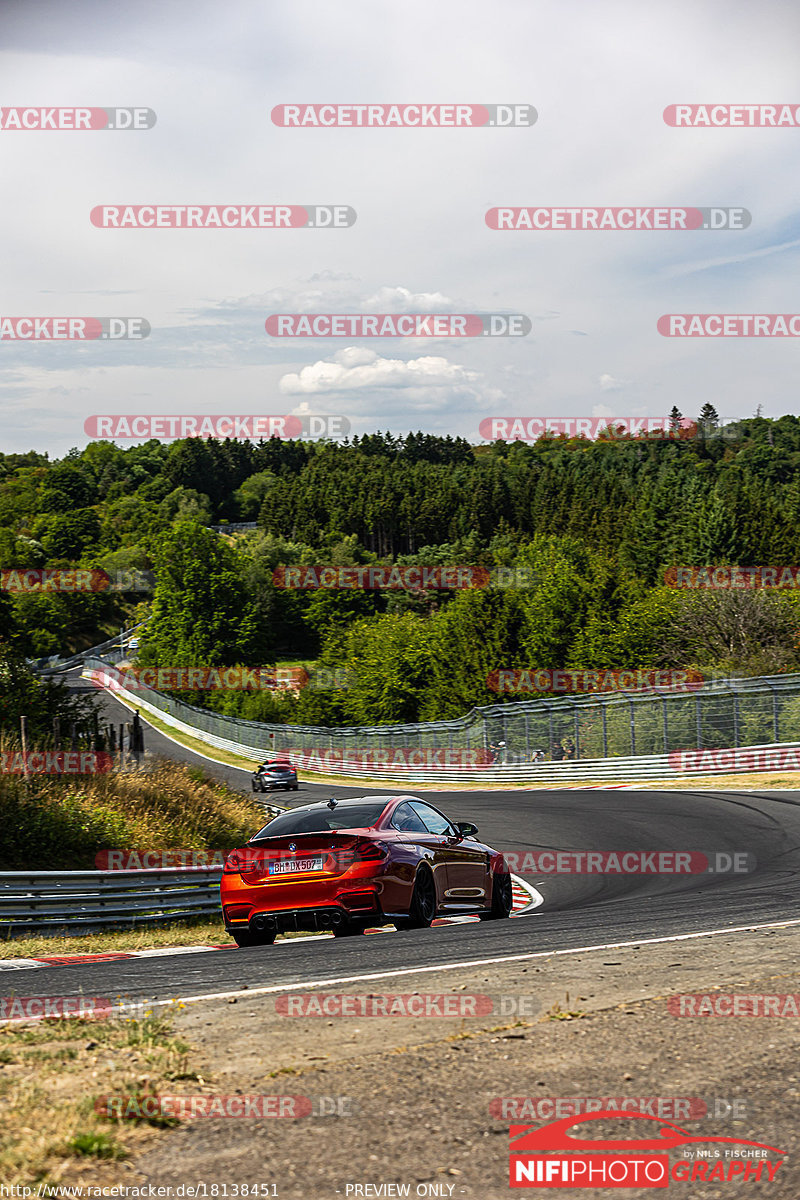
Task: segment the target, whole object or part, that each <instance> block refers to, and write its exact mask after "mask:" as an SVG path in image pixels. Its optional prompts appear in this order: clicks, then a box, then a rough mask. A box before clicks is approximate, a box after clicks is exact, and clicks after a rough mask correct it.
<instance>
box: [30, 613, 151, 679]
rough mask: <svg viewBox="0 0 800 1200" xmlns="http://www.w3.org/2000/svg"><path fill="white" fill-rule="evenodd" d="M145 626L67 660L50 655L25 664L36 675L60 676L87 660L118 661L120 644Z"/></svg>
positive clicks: (126, 632)
mask: <svg viewBox="0 0 800 1200" xmlns="http://www.w3.org/2000/svg"><path fill="white" fill-rule="evenodd" d="M145 624H146V622H145V621H140V622H139V623H138V625H132V626H131V627H130V629H124V630H123V631H122V632H121V633H118V634H117V635H116V637H113V638H109V639H108V641H107V642H101V643H100V644H99V646H90V647H89V649H88V650H82V651H81V652H80V653H79V654H73V655H71V656H70V657H69V658H59V657H58V655H57V654H56V655H51V656H50V658H29V659H27V660H26V662H27V664H28V666H29V667H30V669H31V670H32V671H35V672H36V674H37V675H60V674H62V672H64V671H71V670H73V669H74V668H75V667H79V666H81V664H82V663H84V662H85V661H86V659H87V658H98V657H100V656H104V660H105V661H108V662H110V661H111V656H112V655H114V657H115V658H117V659H120V658H122V657H123V655H124V651H123V650H122V648H121V646H122V643H123V642H124V641H125V639H126V638H129V637H130V636H131V634H133V633H134V632H135V631H136V630H137V629H141V628H142V626H143V625H145Z"/></svg>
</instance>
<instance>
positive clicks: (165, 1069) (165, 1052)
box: [0, 1012, 209, 1186]
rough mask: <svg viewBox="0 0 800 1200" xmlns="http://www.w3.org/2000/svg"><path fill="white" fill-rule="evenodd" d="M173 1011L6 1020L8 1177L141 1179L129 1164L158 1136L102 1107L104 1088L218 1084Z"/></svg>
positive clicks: (1, 1145)
mask: <svg viewBox="0 0 800 1200" xmlns="http://www.w3.org/2000/svg"><path fill="white" fill-rule="evenodd" d="M190 1050H191V1048H190V1047H189V1046H188V1045H187V1044H186V1043H185V1042H183V1041H182V1040H181V1039H180V1038H178V1037H176V1036H175V1034H174V1032H173V1029H172V1015H171V1014H170V1013H164V1014H160V1015H158V1016H155V1015H153V1014H151V1013H147V1012H145V1013H144V1014H142V1016H141V1017H136V1018H127V1019H117V1018H114V1019H111V1020H90V1019H76V1018H70V1019H65V1020H60V1019H50V1020H44V1021H40V1022H37V1023H36V1024H32V1025H26V1026H4V1027H2V1028H0V1179H2V1180H3V1182H4V1183H5V1184H7V1185H8V1184H13V1185H17V1186H31V1185H34V1184H41V1185H57V1184H60V1185H62V1186H63V1185H65V1184H66V1185H73V1186H79V1185H82V1186H86V1185H91V1186H98V1185H113V1184H116V1183H119V1182H124V1183H127V1184H129V1185H133V1184H136V1183H137V1182H139V1178H138V1173H137V1172H135V1171H134V1170H133V1169H132V1167H130V1166H129V1165H128V1159H129V1158H130V1157H131V1156H132V1154H133V1153H134V1152H136V1151H139V1150H141V1149H143V1148H146V1146H147V1144H148V1143H149V1142H152V1141H154V1140H155V1139H156V1138H157V1137H158V1136H159V1132H158V1127H157V1126H156V1125H155V1124H154V1123H151V1122H148V1121H146V1120H145V1121H132V1120H118V1119H112V1118H108V1117H103V1116H101V1115H99V1114H98V1113H97V1112H95V1108H94V1105H95V1100H96V1099H97V1098H98V1097H100V1096H106V1095H112V1096H127V1095H138V1096H141V1095H143V1094H152V1093H157V1092H159V1091H162V1092H163V1091H168V1092H169V1093H170V1094H177V1093H180V1092H195V1093H196V1092H200V1091H204V1090H205V1091H208V1090H209V1089H208V1087H207V1085H206V1084H205V1081H204V1080H203V1079H202V1078H200V1077H199V1076H198V1075H197V1074H196V1073H195V1072H194V1071H193V1070H192V1069H191V1066H190V1064H189V1054H190Z"/></svg>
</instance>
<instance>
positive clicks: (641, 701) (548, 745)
mask: <svg viewBox="0 0 800 1200" xmlns="http://www.w3.org/2000/svg"><path fill="white" fill-rule="evenodd" d="M84 668H85V669H86V670H87V671H97V672H99V673H100V674H101V675H102V676H103V677H104V679H106V680H107V681H108V684H110V686H111V687H112V690H113V688H114V687H115V686H117V687H120V688H124V687H125V682H126V680H125V675H124V674H123V673H122V672H120V671H118V670H117V668H116V667H115V666H114V665H113V664H111V663H109V662H108V661H107V660H105V659H101V658H97V657H86V658H85V660H84ZM136 697H141V699H142V700H143V701H145V702H146V703H147V704H149V705H151V706H152V707H153V708H154V709H156V710H158V711H160V712H163V713H165V714H167V715H168V716H171V717H173V718H175V719H176V720H180V721H182V722H185V723H186V724H187V725H190V726H192V727H193V728H195V729H197V730H198V731H202V732H203V733H205V734H207V735H209V737H213V738H215V739H224V740H227V741H230V742H235V743H240V744H245V745H247V746H248V747H252V748H253V750H254V751H255V752H256V753H264V754H269V753H279V752H284V753H290V754H292V755H298V756H299V755H308V756H316V755H320V754H323V755H327V756H329V755H331V754H332V753H333V754H340V755H342V756H347V757H351V758H356V759H358V758H360V757H361V756H363V757H364V759H365V760H368V759H370V758H374V757H375V756H378V757H380V756H382V755H385V753H386V752H395V753H394V755H393V757H394V758H396V757H397V752H401V753H400V757H402V752H403V751H408V752H411V751H415V752H419V751H423V752H429V756H430V758H431V761H435V755H437V754H442V755H444V759H443V761H444V762H446V763H450V764H452V765H462V766H467V765H478V766H480V765H489V764H496V765H505V764H509V765H510V764H516V763H529V762H535V761H547V762H562V761H567V760H573V761H577V760H582V759H586V760H590V759H591V760H598V759H606V758H618V757H625V758H628V757H639V756H648V755H662V754H669V753H671V752H672V751H677V750H685V749H732V748H735V747H739V746H764V745H771V744H775V743H779V742H780V743H788V742H798V741H800V674H793V675H777V676H770V677H760V678H756V679H717V680H714V681H713V682H710V683H706V684H704V685H702V686H701V687H699V688H698V689H697V690H696V691H694V692H692V693H690V694H686V693H685V692H681V693H667V692H662V693H657V694H653V693H652V692H648V693H644V694H641V693H639V694H637V693H633V692H631V693H624V694H621V693H616V692H615V693H603V694H594V695H591V696H575V697H570V698H567V697H558V698H556V699H539V700H529V701H522V702H519V701H516V702H513V703H508V704H493V705H486V706H484V707H481V708H475V709H473V710H472V711H471V712H469V713H467V715H466V716H464V717H460V718H458V719H456V720H452V721H429V722H423V723H420V724H414V725H374V726H362V727H346V728H333V729H326V728H322V727H319V726H306V725H272V724H266V723H261V722H258V721H245V720H242V719H241V718H238V717H230V716H225V715H223V714H221V713H214V712H210V711H209V710H208V709H203V708H197V707H194V706H193V705H190V704H185V703H183V702H182V701H180V700H178V699H175V698H174V697H172V696H169V695H165V694H164V693H161V692H156V691H153V690H152V689H150V688H145V687H137V689H136V691H135V693H133V698H134V701H135V698H136Z"/></svg>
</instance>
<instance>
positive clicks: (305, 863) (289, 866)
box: [269, 858, 323, 875]
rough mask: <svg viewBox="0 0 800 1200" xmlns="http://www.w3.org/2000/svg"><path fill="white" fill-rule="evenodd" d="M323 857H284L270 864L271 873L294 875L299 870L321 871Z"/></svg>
mask: <svg viewBox="0 0 800 1200" xmlns="http://www.w3.org/2000/svg"><path fill="white" fill-rule="evenodd" d="M322 861H323V860H322V859H321V858H284V859H280V860H279V861H278V862H272V863H270V864H269V873H270V875H293V874H294V873H295V872H297V871H321V870H322Z"/></svg>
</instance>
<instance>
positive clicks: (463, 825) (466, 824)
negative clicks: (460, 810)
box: [456, 821, 478, 837]
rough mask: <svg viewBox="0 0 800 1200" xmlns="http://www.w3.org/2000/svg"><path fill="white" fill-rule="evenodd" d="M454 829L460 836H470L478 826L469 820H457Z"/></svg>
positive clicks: (476, 830)
mask: <svg viewBox="0 0 800 1200" xmlns="http://www.w3.org/2000/svg"><path fill="white" fill-rule="evenodd" d="M456 829H457V830H458V832H459V833H460V834H461V836H462V837H472V836H473V834H475V833H477V832H478V826H477V825H473V824H472V823H471V822H470V821H457V822H456Z"/></svg>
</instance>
